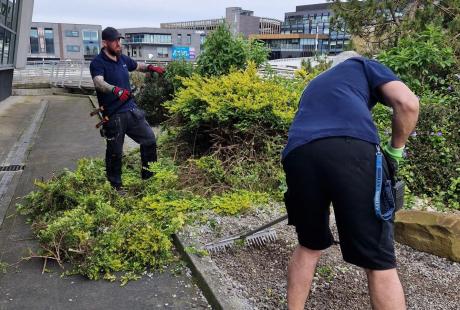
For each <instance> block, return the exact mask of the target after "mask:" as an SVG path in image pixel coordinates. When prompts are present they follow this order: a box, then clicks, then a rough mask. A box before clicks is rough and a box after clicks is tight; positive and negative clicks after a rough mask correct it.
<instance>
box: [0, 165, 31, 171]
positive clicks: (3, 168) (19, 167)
mask: <svg viewBox="0 0 460 310" xmlns="http://www.w3.org/2000/svg"><path fill="white" fill-rule="evenodd" d="M25 167H26V166H23V165H9V166H0V172H1V171H20V170H24V168H25Z"/></svg>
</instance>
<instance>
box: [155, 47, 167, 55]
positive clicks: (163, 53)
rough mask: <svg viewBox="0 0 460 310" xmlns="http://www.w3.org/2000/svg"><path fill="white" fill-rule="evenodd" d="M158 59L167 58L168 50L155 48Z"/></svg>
mask: <svg viewBox="0 0 460 310" xmlns="http://www.w3.org/2000/svg"><path fill="white" fill-rule="evenodd" d="M157 53H158V58H168V57H169V48H167V47H158V48H157Z"/></svg>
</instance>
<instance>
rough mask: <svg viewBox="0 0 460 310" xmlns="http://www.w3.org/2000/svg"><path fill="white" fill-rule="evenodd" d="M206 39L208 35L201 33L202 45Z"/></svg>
mask: <svg viewBox="0 0 460 310" xmlns="http://www.w3.org/2000/svg"><path fill="white" fill-rule="evenodd" d="M205 41H206V36H205V35H204V34H202V35H200V45H201V46H203V45H204V42H205Z"/></svg>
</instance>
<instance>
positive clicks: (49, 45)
mask: <svg viewBox="0 0 460 310" xmlns="http://www.w3.org/2000/svg"><path fill="white" fill-rule="evenodd" d="M45 45H46V53H47V54H54V34H53V29H51V28H45Z"/></svg>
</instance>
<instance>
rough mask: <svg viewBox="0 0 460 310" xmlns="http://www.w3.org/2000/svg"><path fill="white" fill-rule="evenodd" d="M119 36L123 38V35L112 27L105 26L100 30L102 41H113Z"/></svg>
mask: <svg viewBox="0 0 460 310" xmlns="http://www.w3.org/2000/svg"><path fill="white" fill-rule="evenodd" d="M120 38H122V39H124V38H125V37H124V36H122V35H121V33H120V32H118V30H117V29H115V28H113V27H107V28H105V29H104V30H102V40H104V41H115V40H118V39H120Z"/></svg>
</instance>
